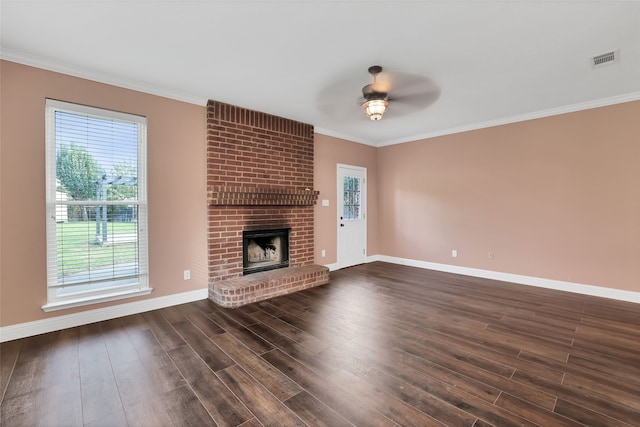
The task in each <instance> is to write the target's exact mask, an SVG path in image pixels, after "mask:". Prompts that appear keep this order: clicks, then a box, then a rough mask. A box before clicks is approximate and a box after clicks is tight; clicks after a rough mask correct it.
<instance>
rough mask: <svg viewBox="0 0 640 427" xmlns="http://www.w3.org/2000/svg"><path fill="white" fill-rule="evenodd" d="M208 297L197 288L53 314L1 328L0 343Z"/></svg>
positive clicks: (206, 292)
mask: <svg viewBox="0 0 640 427" xmlns="http://www.w3.org/2000/svg"><path fill="white" fill-rule="evenodd" d="M208 296H209V289H208V288H204V289H196V290H195V291H189V292H183V293H180V294H173V295H167V296H163V297H157V298H149V299H145V300H142V301H134V302H129V303H125V304H118V305H113V306H111V307H103V308H98V309H95V310H87V311H81V312H79V313H73V314H65V315H63V316H56V317H50V318H47V319H42V320H34V321H32V322H25V323H19V324H17V325H10V326H4V327H1V328H0V342H5V341H11V340H16V339H19V338H25V337H30V336H33V335H39V334H44V333H47V332H53V331H59V330H61V329H66V328H72V327H75V326H80V325H86V324H89V323H94V322H100V321H103V320H109V319H115V318H117V317H122V316H129V315H131V314H137V313H144V312H145V311H151V310H157V309H159V308H164V307H170V306H172V305H178V304H184V303H187V302H193V301H200V300H203V299H206V298H207V297H208Z"/></svg>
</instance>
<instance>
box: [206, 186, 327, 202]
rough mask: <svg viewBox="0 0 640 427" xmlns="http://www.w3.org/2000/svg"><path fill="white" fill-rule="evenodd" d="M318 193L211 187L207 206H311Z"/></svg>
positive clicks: (283, 189) (305, 190)
mask: <svg viewBox="0 0 640 427" xmlns="http://www.w3.org/2000/svg"><path fill="white" fill-rule="evenodd" d="M319 194H320V192H319V191H313V190H311V189H302V190H294V189H289V188H260V187H243V186H240V187H238V186H219V185H216V186H213V187H212V188H211V189H210V190H209V192H208V203H209V206H313V205H315V204H316V201H317V200H318V196H319Z"/></svg>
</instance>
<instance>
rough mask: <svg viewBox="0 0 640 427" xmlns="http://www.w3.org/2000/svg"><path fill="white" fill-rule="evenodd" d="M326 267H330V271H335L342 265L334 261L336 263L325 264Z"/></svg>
mask: <svg viewBox="0 0 640 427" xmlns="http://www.w3.org/2000/svg"><path fill="white" fill-rule="evenodd" d="M324 266H325V267H329V271H335V270H339V269H340V266H339V265H338V263H334V264H324Z"/></svg>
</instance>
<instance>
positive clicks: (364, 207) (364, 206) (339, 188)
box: [336, 163, 368, 269]
mask: <svg viewBox="0 0 640 427" xmlns="http://www.w3.org/2000/svg"><path fill="white" fill-rule="evenodd" d="M341 169H354V170H357V171H359V172H362V174H363V175H364V178H363V185H362V189H363V191H362V193H361V197H362V201H361V205H360V207H361V209H362V221H363V223H364V233H363V242H362V245H363V248H364V254H363V259H364V262H366V260H367V256H368V253H367V203H368V202H367V184H368V182H367V168H366V167H364V166H355V165H348V164H345V163H337V165H336V184H337V185H336V188H337V198H336V264H337V268H338V269H341V268H344V265H343V262H344V261H341V260H340V217H341V216H342V214H343V212H341V208H342V202H343V200H342V198H343V197H344V196H343V191H344V185H343V182H341V181H340V171H341Z"/></svg>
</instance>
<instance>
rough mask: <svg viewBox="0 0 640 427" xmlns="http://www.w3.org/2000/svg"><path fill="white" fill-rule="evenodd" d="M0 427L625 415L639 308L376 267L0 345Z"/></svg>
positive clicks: (558, 422)
mask: <svg viewBox="0 0 640 427" xmlns="http://www.w3.org/2000/svg"><path fill="white" fill-rule="evenodd" d="M0 387H1V388H0V393H2V394H1V399H2V404H1V410H2V412H1V416H2V418H1V419H0V424H1V425H2V426H34V425H46V426H57V425H60V426H74V425H86V426H126V425H131V426H133V425H141V426H163V425H195V426H208V425H220V426H243V427H249V426H261V425H264V426H289V425H300V426H304V425H309V426H332V427H333V426H351V425H357V426H394V425H403V426H436V425H437V426H441V425H446V426H476V427H485V426H491V425H493V426H499V427H503V426H582V425H587V426H639V425H640V306H639V305H637V304H632V303H625V302H620V301H614V300H606V299H600V298H594V297H588V296H583V295H575V294H568V293H563V292H557V291H552V290H546V289H539V288H533V287H527V286H521V285H514V284H509V283H503V282H496V281H491V280H485V279H478V278H471V277H465V276H457V275H454V274H447V273H439V272H433V271H428V270H421V269H417V268H411V267H405V266H398V265H393V264H385V263H372V264H367V265H361V266H357V267H352V268H349V269H344V270H341V271H336V272H332V273H331V282H330V284H329V285H326V286H322V287H318V288H314V289H310V290H307V291H303V292H299V293H296V294H293V295H288V296H283V297H279V298H276V299H272V300H269V301H265V302H261V303H256V304H252V305H248V306H244V307H241V308H239V309H222V308H219V307H217V306H215V305H214V304H212V303H210V302H209V301H199V302H196V303H191V304H185V305H181V306H177V307H171V308H167V309H162V310H157V311H153V312H148V313H144V314H138V315H134V316H129V317H125V318H120V319H115V320H111V321H106V322H101V323H95V324H91V325H86V326H81V327H77V328H73V329H68V330H64V331H59V332H54V333H49V334H45V335H40V336H36V337H31V338H25V339H22V340H17V341H12V342H7V343H3V344H2V346H1V384H0Z"/></svg>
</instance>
